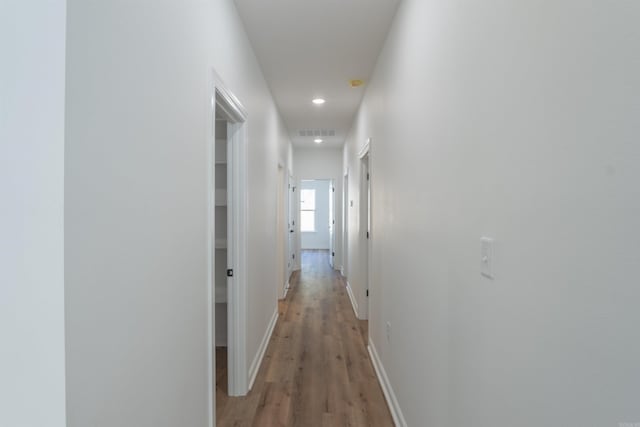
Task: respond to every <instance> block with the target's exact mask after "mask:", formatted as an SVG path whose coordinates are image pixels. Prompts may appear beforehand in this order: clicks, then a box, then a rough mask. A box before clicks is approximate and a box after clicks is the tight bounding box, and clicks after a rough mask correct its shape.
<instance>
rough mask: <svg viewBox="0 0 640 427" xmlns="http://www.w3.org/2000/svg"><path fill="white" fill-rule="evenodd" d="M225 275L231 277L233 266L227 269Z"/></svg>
mask: <svg viewBox="0 0 640 427" xmlns="http://www.w3.org/2000/svg"><path fill="white" fill-rule="evenodd" d="M227 277H233V268H228V269H227Z"/></svg>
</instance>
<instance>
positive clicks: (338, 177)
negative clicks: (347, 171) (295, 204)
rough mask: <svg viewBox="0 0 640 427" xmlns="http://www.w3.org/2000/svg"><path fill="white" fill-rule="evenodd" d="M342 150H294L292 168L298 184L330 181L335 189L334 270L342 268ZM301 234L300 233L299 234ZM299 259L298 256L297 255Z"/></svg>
mask: <svg viewBox="0 0 640 427" xmlns="http://www.w3.org/2000/svg"><path fill="white" fill-rule="evenodd" d="M342 157H343V155H342V150H340V149H334V148H323V147H314V148H294V149H293V167H294V172H295V177H296V179H297V180H298V183H300V181H301V180H309V179H330V180H333V182H334V186H335V188H336V192H335V194H336V198H335V212H336V217H335V220H336V224H335V230H334V232H335V235H336V247H335V253H336V255H335V257H334V268H336V269H337V270H339V269H340V267H341V266H342V216H341V215H340V212H342V198H341V197H340V195H341V194H342V182H343V175H342ZM300 234H302V233H300ZM298 257H299V254H298Z"/></svg>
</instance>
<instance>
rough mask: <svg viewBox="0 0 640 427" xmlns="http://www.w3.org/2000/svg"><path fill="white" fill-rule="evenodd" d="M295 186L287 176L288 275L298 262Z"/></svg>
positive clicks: (290, 177)
mask: <svg viewBox="0 0 640 427" xmlns="http://www.w3.org/2000/svg"><path fill="white" fill-rule="evenodd" d="M295 193H296V186H295V181H294V180H293V176H292V175H289V185H288V199H289V219H288V221H287V224H288V234H289V244H288V247H289V251H288V253H289V259H288V262H287V265H288V266H289V274H291V272H292V271H294V270H297V266H298V261H297V260H296V243H297V232H296V230H297V221H298V209H297V206H298V205H297V203H296V197H295Z"/></svg>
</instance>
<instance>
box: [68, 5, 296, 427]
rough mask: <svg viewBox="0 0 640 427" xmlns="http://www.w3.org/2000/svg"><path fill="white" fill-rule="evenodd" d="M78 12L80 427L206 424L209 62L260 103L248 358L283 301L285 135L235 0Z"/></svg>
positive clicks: (72, 59) (238, 91) (71, 147)
mask: <svg viewBox="0 0 640 427" xmlns="http://www.w3.org/2000/svg"><path fill="white" fill-rule="evenodd" d="M68 12H69V13H68V45H67V49H68V61H67V73H68V74H67V82H68V85H67V141H66V142H67V144H66V145H67V146H66V168H65V173H66V182H65V190H66V207H65V226H66V230H65V238H66V251H65V255H66V260H65V262H66V274H67V278H66V303H67V338H68V339H67V367H68V372H67V387H68V395H67V397H68V417H69V426H89V425H90V426H95V427H99V426H116V425H117V426H121V427H126V426H136V427H145V426H154V427H160V426H171V427H173V426H176V425H189V426H205V425H207V423H208V421H207V419H208V413H207V408H208V405H209V402H208V397H207V375H208V374H207V372H208V366H207V352H208V349H207V276H206V275H207V217H206V214H207V196H208V195H207V144H208V143H209V141H210V139H211V132H212V129H213V122H212V117H211V95H212V93H211V83H212V79H211V71H212V69H215V70H216V71H217V73H218V74H219V75H220V76H221V77H222V79H223V80H224V82H225V83H226V85H227V86H228V88H229V89H230V90H231V91H232V92H234V94H235V95H236V96H237V97H238V98H239V99H240V101H241V102H242V103H243V105H244V106H245V107H246V109H247V111H248V114H249V119H248V122H247V123H248V125H247V126H248V138H249V146H250V158H249V171H248V185H249V189H250V193H249V195H248V200H249V206H248V209H249V218H248V219H249V230H248V234H249V241H248V246H249V254H248V257H249V260H248V262H249V265H248V270H249V271H248V286H249V290H248V305H249V313H250V316H249V319H248V337H247V347H248V355H247V356H248V357H247V365H249V364H250V363H251V362H252V361H253V359H254V355H255V354H256V353H257V349H258V346H259V343H260V341H261V340H262V337H263V336H264V333H265V332H266V328H267V325H268V324H269V320H270V319H271V317H272V315H273V313H274V311H275V310H276V298H277V295H276V288H275V287H274V286H273V285H272V284H271V283H269V282H268V281H265V280H264V278H265V277H267V278H273V280H275V278H276V255H275V253H273V251H272V248H273V245H274V242H275V234H276V228H275V223H276V220H275V213H276V206H275V198H274V197H273V195H274V194H276V176H277V175H276V171H277V162H278V159H281V158H286V156H287V148H288V147H287V144H288V142H287V135H286V132H285V131H284V127H283V125H282V122H281V120H280V117H279V115H278V112H277V110H276V107H275V105H274V102H273V100H272V97H271V94H270V92H269V90H268V88H267V86H266V84H265V81H264V79H263V77H262V73H261V71H260V67H259V64H258V63H257V61H256V58H255V56H254V54H253V51H252V49H251V46H250V44H249V42H248V40H247V37H246V35H245V32H244V29H243V27H242V23H241V21H240V19H239V17H238V15H237V13H236V10H235V6H234V4H233V2H232V1H231V0H228V1H223V0H219V1H201V0H188V1H186V2H179V3H176V2H156V3H154V4H153V5H152V6H151V5H150V4H149V3H148V2H128V1H111V2H100V1H86V0H70V1H69V3H68ZM247 369H248V366H247Z"/></svg>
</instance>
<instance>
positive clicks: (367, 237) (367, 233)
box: [367, 231, 369, 239]
mask: <svg viewBox="0 0 640 427" xmlns="http://www.w3.org/2000/svg"><path fill="white" fill-rule="evenodd" d="M368 238H369V232H368V231H367V239H368Z"/></svg>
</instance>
